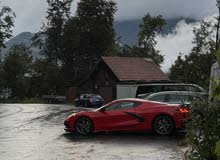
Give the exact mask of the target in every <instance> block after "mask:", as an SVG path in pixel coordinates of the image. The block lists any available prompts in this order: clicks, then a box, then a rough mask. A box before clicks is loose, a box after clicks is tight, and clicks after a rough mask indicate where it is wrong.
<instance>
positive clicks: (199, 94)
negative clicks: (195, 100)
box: [145, 91, 207, 98]
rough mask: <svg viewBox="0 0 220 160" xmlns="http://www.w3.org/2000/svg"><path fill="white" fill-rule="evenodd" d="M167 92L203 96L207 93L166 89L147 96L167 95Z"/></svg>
mask: <svg viewBox="0 0 220 160" xmlns="http://www.w3.org/2000/svg"><path fill="white" fill-rule="evenodd" d="M166 94H173V95H175V94H177V95H195V96H202V95H207V93H204V92H190V91H164V92H156V93H152V94H150V95H148V96H147V97H145V98H151V97H153V96H157V95H166Z"/></svg>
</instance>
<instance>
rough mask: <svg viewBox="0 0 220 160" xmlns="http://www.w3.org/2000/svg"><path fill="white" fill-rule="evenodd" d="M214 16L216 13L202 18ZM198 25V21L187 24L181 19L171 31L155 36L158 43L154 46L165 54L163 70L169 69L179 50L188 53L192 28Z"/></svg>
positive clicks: (208, 18) (207, 19)
mask: <svg viewBox="0 0 220 160" xmlns="http://www.w3.org/2000/svg"><path fill="white" fill-rule="evenodd" d="M214 17H216V15H213V16H208V17H205V18H204V19H203V20H205V21H209V20H212V19H214ZM199 25H200V23H199V22H197V23H190V24H187V23H186V22H185V21H184V20H182V21H180V22H179V23H178V24H177V25H176V27H175V29H174V30H173V31H172V33H170V34H168V35H158V36H157V42H158V43H157V46H156V48H157V49H158V50H160V51H161V52H160V53H161V54H162V55H164V56H165V57H164V63H163V64H162V65H161V67H162V70H163V71H164V72H168V71H169V69H170V67H171V65H172V64H173V63H174V62H175V60H176V59H177V57H178V55H179V53H180V52H181V53H183V54H189V52H190V51H191V49H192V47H193V44H192V41H193V37H194V35H193V28H195V27H196V28H198V27H199Z"/></svg>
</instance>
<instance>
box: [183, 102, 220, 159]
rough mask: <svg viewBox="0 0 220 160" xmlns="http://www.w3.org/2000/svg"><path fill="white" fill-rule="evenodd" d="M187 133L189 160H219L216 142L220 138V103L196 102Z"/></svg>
mask: <svg viewBox="0 0 220 160" xmlns="http://www.w3.org/2000/svg"><path fill="white" fill-rule="evenodd" d="M191 120H192V121H191V122H190V125H189V130H188V133H187V139H188V142H189V145H190V148H189V150H188V152H187V158H188V159H189V160H198V159H199V160H217V159H218V157H217V154H216V153H215V147H216V142H217V141H218V140H219V139H220V103H219V102H215V103H213V104H194V105H193V106H192V110H191Z"/></svg>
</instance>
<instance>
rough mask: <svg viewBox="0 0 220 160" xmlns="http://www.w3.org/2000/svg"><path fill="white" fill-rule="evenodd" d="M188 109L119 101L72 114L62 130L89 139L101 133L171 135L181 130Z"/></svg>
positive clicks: (178, 106)
mask: <svg viewBox="0 0 220 160" xmlns="http://www.w3.org/2000/svg"><path fill="white" fill-rule="evenodd" d="M188 118H189V108H187V107H185V106H183V105H178V104H175V105H174V104H166V103H160V102H151V101H146V100H142V99H135V98H134V99H121V100H115V101H113V102H110V103H108V104H106V105H104V106H102V107H100V108H98V109H96V110H92V111H81V112H77V113H73V114H72V115H70V116H69V117H68V118H67V119H66V120H65V122H64V126H65V128H64V130H65V131H67V132H77V133H79V134H82V135H88V134H90V133H93V132H101V131H151V130H153V131H155V132H156V133H157V134H159V135H170V134H172V133H173V132H174V131H175V130H176V129H179V128H183V127H184V125H185V121H186V120H187V119H188Z"/></svg>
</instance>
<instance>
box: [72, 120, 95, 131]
mask: <svg viewBox="0 0 220 160" xmlns="http://www.w3.org/2000/svg"><path fill="white" fill-rule="evenodd" d="M75 129H76V131H77V133H79V134H81V135H89V134H91V133H92V131H93V123H92V121H91V120H90V119H89V118H87V117H80V118H78V119H77V120H76V122H75Z"/></svg>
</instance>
